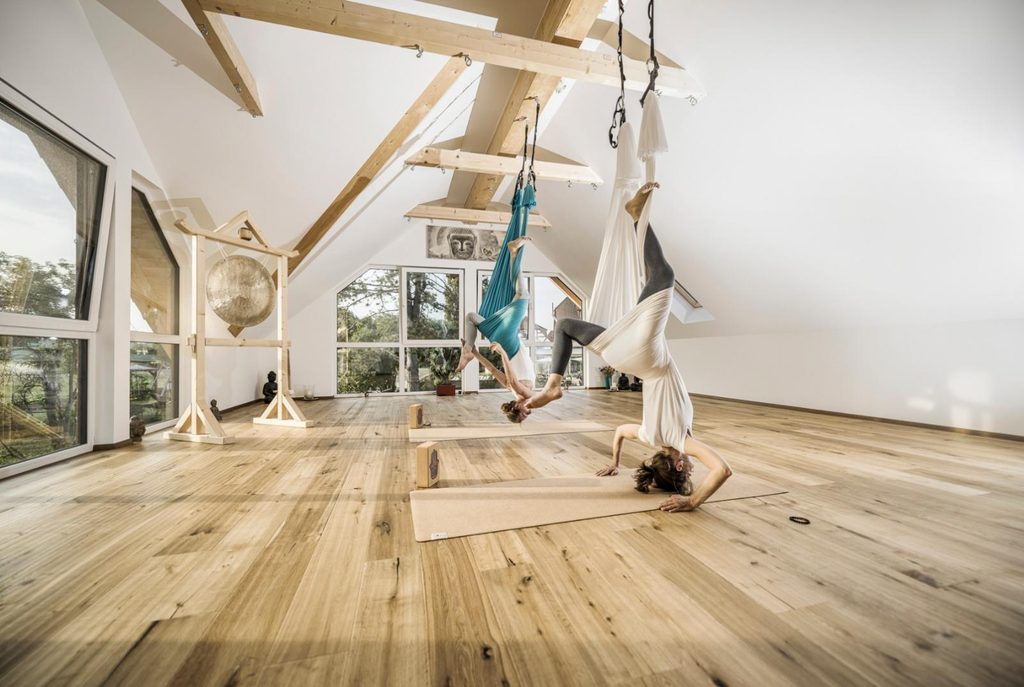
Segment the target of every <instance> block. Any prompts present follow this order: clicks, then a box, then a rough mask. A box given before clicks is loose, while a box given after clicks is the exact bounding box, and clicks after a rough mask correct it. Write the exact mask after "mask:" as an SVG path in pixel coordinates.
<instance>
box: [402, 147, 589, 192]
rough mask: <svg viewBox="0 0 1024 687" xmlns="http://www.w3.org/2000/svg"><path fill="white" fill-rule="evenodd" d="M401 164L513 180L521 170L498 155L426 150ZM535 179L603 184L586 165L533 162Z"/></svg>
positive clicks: (517, 162)
mask: <svg viewBox="0 0 1024 687" xmlns="http://www.w3.org/2000/svg"><path fill="white" fill-rule="evenodd" d="M405 164H407V165H413V166H416V167H435V168H438V169H453V170H456V171H459V172H477V173H481V174H494V175H501V176H515V175H517V174H519V170H520V169H521V168H522V160H521V158H518V157H503V156H501V155H485V154H484V153H470V152H467V151H465V150H448V149H445V148H435V147H432V146H428V147H426V148H423V149H422V150H420V151H419V152H417V153H414V154H413V155H411V156H409V157H408V158H406V160H405ZM533 171H534V174H536V176H537V178H538V179H547V180H553V181H568V182H572V183H576V184H593V185H595V186H599V185H601V184H602V183H604V181H603V180H602V179H601V177H600V175H598V173H597V172H595V171H594V170H593V169H591V168H590V167H587V166H586V165H572V164H564V163H561V162H543V161H541V160H537V161H536V163H534V166H533Z"/></svg>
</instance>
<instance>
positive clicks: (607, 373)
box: [601, 365, 615, 389]
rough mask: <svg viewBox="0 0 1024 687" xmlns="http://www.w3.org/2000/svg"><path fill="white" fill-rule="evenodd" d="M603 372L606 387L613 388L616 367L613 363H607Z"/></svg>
mask: <svg viewBox="0 0 1024 687" xmlns="http://www.w3.org/2000/svg"><path fill="white" fill-rule="evenodd" d="M601 374H603V375H604V388H605V389H611V388H612V376H613V375H614V374H615V368H614V367H612V366H611V365H605V366H604V367H602V368H601Z"/></svg>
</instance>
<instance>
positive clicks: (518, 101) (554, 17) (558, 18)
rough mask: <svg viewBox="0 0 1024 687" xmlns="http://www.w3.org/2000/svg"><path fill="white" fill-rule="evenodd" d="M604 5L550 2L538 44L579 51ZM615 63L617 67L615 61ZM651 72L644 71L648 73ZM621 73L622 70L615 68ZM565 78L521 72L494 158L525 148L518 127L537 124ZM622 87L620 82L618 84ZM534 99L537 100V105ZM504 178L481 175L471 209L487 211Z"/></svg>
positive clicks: (586, 0)
mask: <svg viewBox="0 0 1024 687" xmlns="http://www.w3.org/2000/svg"><path fill="white" fill-rule="evenodd" d="M603 5H604V2H603V0H549V2H548V5H547V7H546V8H545V9H544V15H543V16H542V17H541V21H540V25H539V26H538V27H537V31H536V33H535V34H534V38H535V39H536V40H538V41H544V42H557V43H559V44H560V45H565V46H567V47H571V48H573V49H576V50H578V47H579V45H580V44H581V43H582V42H583V39H584V38H585V37H586V35H587V32H588V31H589V30H590V27H591V26H592V25H593V23H594V20H595V19H596V18H597V15H598V14H599V13H600V12H601V7H602V6H603ZM613 64H617V63H615V62H613ZM646 72H647V70H646V68H644V73H645V74H646ZM615 74H616V75H617V74H618V68H617V67H616V69H615ZM560 81H561V78H560V77H558V76H553V75H550V74H536V73H534V72H532V71H521V72H519V74H518V75H517V76H516V81H515V83H514V84H513V85H512V90H511V91H510V92H509V95H508V100H507V101H505V108H504V109H503V110H502V113H501V116H500V117H499V118H498V123H497V124H496V125H495V127H494V134H493V135H492V136H491V141H490V143H489V144H488V145H487V153H488V154H490V155H514V154H515V153H517V152H518V151H519V150H520V148H521V146H522V140H523V139H522V131H523V128H522V127H521V126H515V123H516V122H517V121H520V120H525V121H527V122H534V120H535V119H536V112H537V105H538V104H539V105H540V109H541V110H542V111H543V109H544V108H545V107H546V106H547V104H548V100H550V99H551V96H552V95H553V94H554V92H555V89H556V88H558V83H559V82H560ZM615 83H616V84H618V81H617V80H616V82H615ZM533 98H536V102H534V100H533ZM501 179H502V177H501V176H498V175H494V174H478V175H477V176H476V178H475V179H474V180H473V185H472V186H471V187H470V189H469V194H468V195H467V196H466V202H465V205H466V207H467V208H478V209H479V208H484V207H487V204H488V203H489V202H491V199H492V198H494V194H495V193H497V192H498V186H499V185H500V184H501Z"/></svg>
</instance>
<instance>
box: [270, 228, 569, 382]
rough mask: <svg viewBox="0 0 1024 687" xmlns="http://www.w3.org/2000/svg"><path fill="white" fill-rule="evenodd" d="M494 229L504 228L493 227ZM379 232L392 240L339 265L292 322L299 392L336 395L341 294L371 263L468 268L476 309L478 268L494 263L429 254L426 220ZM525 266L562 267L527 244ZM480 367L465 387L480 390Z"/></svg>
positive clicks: (470, 304) (466, 376) (473, 368)
mask: <svg viewBox="0 0 1024 687" xmlns="http://www.w3.org/2000/svg"><path fill="white" fill-rule="evenodd" d="M494 228H496V229H498V228H500V227H494ZM376 231H377V233H378V235H380V236H393V237H394V238H393V239H392V241H391V242H390V243H388V244H387V245H386V246H384V247H383V248H381V250H380V251H379V252H378V253H377V254H376V255H374V256H373V258H371V259H370V261H369V262H368V263H365V264H358V265H345V266H339V273H338V275H337V285H336V288H332V289H328V290H327V291H325V292H324V293H323V294H322V295H321V296H320V297H318V298H316V299H315V300H314V301H313V302H311V303H310V304H309V305H307V306H306V307H304V308H303V309H302V310H301V311H299V312H296V313H294V314H293V315H292V317H291V319H290V320H289V323H288V326H289V329H290V331H289V336H290V337H291V339H292V378H293V382H294V383H293V387H294V389H295V392H296V393H297V394H301V393H303V391H304V390H305V389H306V387H307V386H309V387H312V388H313V393H314V394H315V395H317V396H333V395H334V393H335V389H336V384H337V353H336V350H337V346H336V337H337V300H336V299H337V292H338V290H339V289H340V288H342V287H344V286H345V285H346V284H347V283H348V282H350V281H351V280H352V279H354V278H356V277H358V276H359V275H360V274H361V273H362V272H363V270H364V268H365V267H366V266H367V265H399V266H408V267H436V268H455V269H461V270H465V273H464V276H463V290H462V291H463V298H464V299H465V308H466V311H470V310H476V309H477V306H478V303H477V300H478V298H477V284H478V283H479V282H478V276H477V273H478V272H479V271H483V272H489V271H491V269H493V267H494V264H493V263H490V262H470V261H465V260H435V259H431V258H427V257H426V224H425V223H424V222H422V221H414V222H407V221H405V220H403V219H400V218H395V219H394V220H393V224H392V225H390V226H379V227H377V228H376ZM523 269H524V270H525V271H527V272H541V273H549V274H551V273H559V272H560V270H559V269H558V268H557V267H556V266H555V265H554V264H553V263H552V262H551V261H550V260H548V259H547V258H546V257H545V256H544V255H543V254H542V253H541V252H540V251H539V250H536V248H535V247H533V246H527V248H526V253H525V254H524V256H523ZM477 372H478V369H477V365H475V364H473V365H470V366H469V367H468V368H467V369H466V371H465V372H464V373H463V378H462V383H463V388H464V389H466V390H468V391H472V390H475V389H477V388H478V377H477Z"/></svg>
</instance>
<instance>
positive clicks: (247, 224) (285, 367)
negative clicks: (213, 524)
mask: <svg viewBox="0 0 1024 687" xmlns="http://www.w3.org/2000/svg"><path fill="white" fill-rule="evenodd" d="M174 226H176V227H177V228H178V229H179V230H180V231H181V232H182V233H184V234H186V235H187V236H188V237H189V239H190V241H191V244H192V334H191V336H189V338H188V347H189V350H190V351H191V357H192V390H191V398H190V400H189V404H188V407H187V408H186V409H185V412H183V413H182V414H181V417H179V418H178V422H177V424H175V425H174V429H173V430H171V431H169V432H167V438H168V439H173V440H175V441H191V442H199V443H204V444H231V443H234V437H231V436H228V435H227V433H226V432H225V431H224V428H223V427H222V426H221V424H220V423H219V422H218V421H217V418H215V417H214V416H213V413H211V412H210V404H209V403H208V402H207V400H206V347H207V346H260V347H269V348H276V349H277V395H276V396H275V397H274V400H273V401H272V402H271V403H270V405H268V406H267V408H266V409H265V410H264V411H263V414H262V415H260V416H259V417H254V418H253V419H252V421H253V423H254V424H257V425H278V426H283V427H310V426H312V425H313V422H312V421H310V420H307V419H306V417H305V415H303V413H302V411H301V410H300V409H299V407H298V405H296V403H295V399H293V398H292V397H291V395H290V394H289V392H288V388H289V386H290V385H291V379H290V377H289V368H290V366H289V360H288V356H289V350H288V347H289V345H290V342H289V341H288V259H289V258H291V257H294V256H295V254H296V253H295V251H290V250H281V249H279V248H274V247H273V246H271V245H270V244H269V243H267V240H266V239H265V238H264V237H263V234H262V232H260V230H259V229H258V228H257V227H256V225H255V224H253V222H252V220H251V219H250V218H249V213H248V212H241V213H239V214H238V215H236V216H235V217H233V218H231V219H230V220H228V221H227V222H225V223H224V224H222V225H220V226H219V227H217V229H216V230H214V231H205V230H203V229H197V228H195V227H193V226H191V225H190V224H188V223H187V222H185V220H178V221H177V222H175V224H174ZM207 241H216V242H218V243H225V244H228V245H231V246H237V247H240V248H246V249H248V250H252V251H255V252H257V253H263V254H264V255H272V256H274V257H275V258H276V259H277V338H276V339H221V338H209V337H207V336H206V242H207Z"/></svg>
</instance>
